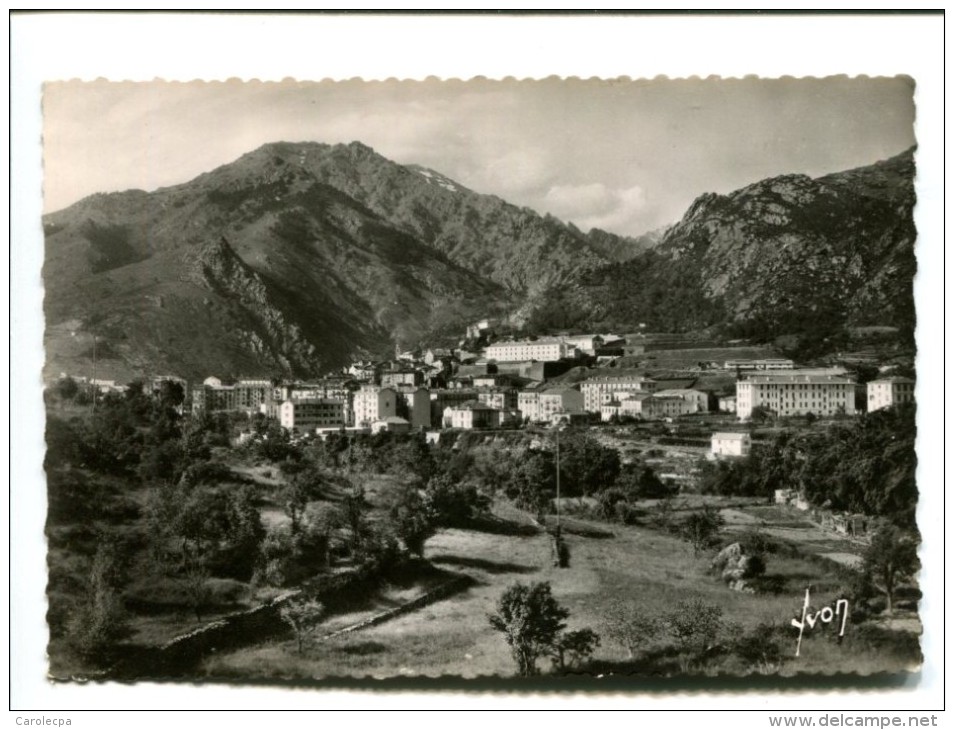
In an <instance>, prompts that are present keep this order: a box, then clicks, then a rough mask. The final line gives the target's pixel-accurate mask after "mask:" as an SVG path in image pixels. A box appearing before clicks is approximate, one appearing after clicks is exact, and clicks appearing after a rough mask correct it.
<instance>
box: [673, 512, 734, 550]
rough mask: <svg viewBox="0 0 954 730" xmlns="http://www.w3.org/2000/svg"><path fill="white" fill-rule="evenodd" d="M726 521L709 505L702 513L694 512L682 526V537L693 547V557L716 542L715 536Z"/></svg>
mask: <svg viewBox="0 0 954 730" xmlns="http://www.w3.org/2000/svg"><path fill="white" fill-rule="evenodd" d="M723 524H725V520H724V519H723V518H722V515H720V514H719V513H718V512H716V511H715V510H714V509H712V508H711V507H710V506H709V505H705V506H704V507H703V508H702V511H700V512H693V513H692V514H691V515H689V517H687V518H686V521H685V522H683V524H682V530H681V532H682V536H683V538H684V539H685V540H686V541H687V542H689V543H690V544H691V545H692V552H693V555H695V556H696V557H698V556H699V553H701V552H702V551H703V550H706V549H708V548H709V547H710V546H711V545H712V543H713V542H714V541H715V536H716V535H717V534H719V530H720V529H721V528H722V525H723Z"/></svg>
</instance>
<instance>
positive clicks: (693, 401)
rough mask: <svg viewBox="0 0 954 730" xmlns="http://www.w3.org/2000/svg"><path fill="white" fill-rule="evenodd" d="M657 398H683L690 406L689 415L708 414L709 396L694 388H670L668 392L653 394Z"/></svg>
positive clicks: (659, 391) (660, 391)
mask: <svg viewBox="0 0 954 730" xmlns="http://www.w3.org/2000/svg"><path fill="white" fill-rule="evenodd" d="M653 397H655V398H669V397H673V398H682V399H683V400H684V401H686V403H688V404H689V410H688V411H686V412H687V413H708V411H709V394H708V393H704V392H703V391H701V390H695V389H694V388H670V389H667V390H657V391H655V392H654V393H653Z"/></svg>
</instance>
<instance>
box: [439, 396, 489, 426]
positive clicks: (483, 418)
mask: <svg viewBox="0 0 954 730" xmlns="http://www.w3.org/2000/svg"><path fill="white" fill-rule="evenodd" d="M443 424H444V427H445V428H465V429H471V428H498V427H499V426H500V411H499V410H497V409H496V408H492V407H490V406H485V405H484V404H483V403H478V402H476V401H471V402H470V403H461V404H460V405H456V406H449V407H448V408H447V409H445V411H444V415H443Z"/></svg>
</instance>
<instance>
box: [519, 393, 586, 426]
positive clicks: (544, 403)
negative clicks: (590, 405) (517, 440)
mask: <svg viewBox="0 0 954 730" xmlns="http://www.w3.org/2000/svg"><path fill="white" fill-rule="evenodd" d="M539 403H540V405H539V409H538V411H537V418H536V420H538V421H551V420H552V419H553V416H554V414H556V413H582V412H583V394H582V393H581V392H580V391H578V390H574V389H573V388H551V389H550V390H545V391H543V392H542V393H540V399H539ZM521 410H522V409H521Z"/></svg>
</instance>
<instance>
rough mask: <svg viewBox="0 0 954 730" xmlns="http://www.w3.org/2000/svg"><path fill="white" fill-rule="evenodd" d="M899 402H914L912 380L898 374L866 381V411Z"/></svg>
mask: <svg viewBox="0 0 954 730" xmlns="http://www.w3.org/2000/svg"><path fill="white" fill-rule="evenodd" d="M901 403H914V380H912V379H911V378H903V377H900V376H892V377H889V378H879V379H878V380H872V381H871V382H870V383H868V413H871V412H872V411H877V410H880V409H882V408H888V407H889V406H894V405H899V404H901Z"/></svg>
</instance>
